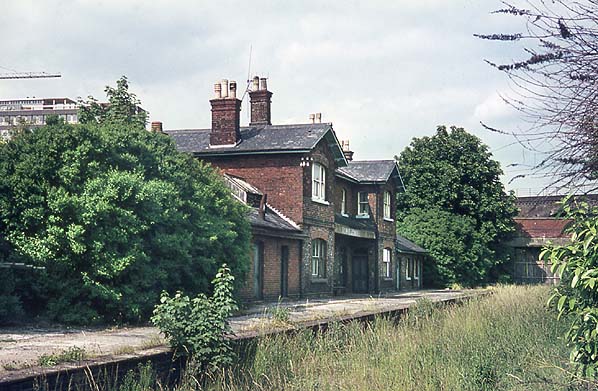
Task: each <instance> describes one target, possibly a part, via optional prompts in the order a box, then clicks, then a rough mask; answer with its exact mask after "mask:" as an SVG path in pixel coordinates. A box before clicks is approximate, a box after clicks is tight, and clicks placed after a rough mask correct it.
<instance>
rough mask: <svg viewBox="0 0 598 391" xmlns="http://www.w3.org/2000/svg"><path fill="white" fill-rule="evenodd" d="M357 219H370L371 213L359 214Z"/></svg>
mask: <svg viewBox="0 0 598 391" xmlns="http://www.w3.org/2000/svg"><path fill="white" fill-rule="evenodd" d="M355 218H356V219H369V218H370V215H357V216H355Z"/></svg>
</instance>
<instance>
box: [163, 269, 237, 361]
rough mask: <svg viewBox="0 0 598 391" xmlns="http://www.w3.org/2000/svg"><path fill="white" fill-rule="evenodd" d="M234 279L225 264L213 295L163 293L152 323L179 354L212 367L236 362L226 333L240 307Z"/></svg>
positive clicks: (217, 278)
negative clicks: (191, 297) (236, 298)
mask: <svg viewBox="0 0 598 391" xmlns="http://www.w3.org/2000/svg"><path fill="white" fill-rule="evenodd" d="M233 280H234V277H233V276H232V275H231V273H230V269H229V268H228V267H227V266H226V264H224V265H222V267H221V268H220V269H219V270H218V273H217V274H216V278H214V280H213V281H212V284H213V285H214V294H213V295H212V297H207V296H206V295H204V294H200V295H198V296H197V297H196V298H194V299H190V298H189V296H185V295H183V293H182V292H177V293H176V294H175V295H174V296H173V297H170V295H169V294H168V293H167V292H163V293H162V297H161V298H160V304H159V305H157V306H156V308H155V310H154V316H153V317H152V323H153V324H154V325H156V326H157V327H158V328H159V329H160V330H161V331H162V332H163V333H164V335H165V336H166V338H167V339H168V341H169V343H170V345H171V346H172V347H173V348H174V349H175V352H176V354H177V355H179V356H181V355H182V356H189V357H191V358H192V359H193V360H195V361H196V362H199V363H200V365H202V366H203V367H205V368H208V369H215V368H219V367H222V366H224V365H229V364H231V363H232V360H233V357H234V355H233V350H232V348H231V345H230V341H229V340H228V338H226V334H227V333H230V332H231V330H230V326H229V324H228V321H227V319H228V317H230V316H231V314H232V312H233V311H236V310H237V305H236V303H235V300H234V299H233V296H232V289H233Z"/></svg>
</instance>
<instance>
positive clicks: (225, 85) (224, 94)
mask: <svg viewBox="0 0 598 391" xmlns="http://www.w3.org/2000/svg"><path fill="white" fill-rule="evenodd" d="M220 84H222V97H223V98H228V80H227V79H222V82H221V83H220Z"/></svg>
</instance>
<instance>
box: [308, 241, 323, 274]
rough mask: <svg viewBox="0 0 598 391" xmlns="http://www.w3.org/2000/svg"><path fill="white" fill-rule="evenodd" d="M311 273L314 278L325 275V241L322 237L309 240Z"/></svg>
mask: <svg viewBox="0 0 598 391" xmlns="http://www.w3.org/2000/svg"><path fill="white" fill-rule="evenodd" d="M311 275H312V277H315V278H325V277H326V242H325V241H323V240H322V239H314V240H312V242H311Z"/></svg>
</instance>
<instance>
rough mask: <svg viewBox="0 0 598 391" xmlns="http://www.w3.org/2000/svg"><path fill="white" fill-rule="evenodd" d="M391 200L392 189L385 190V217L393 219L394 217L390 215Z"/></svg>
mask: <svg viewBox="0 0 598 391" xmlns="http://www.w3.org/2000/svg"><path fill="white" fill-rule="evenodd" d="M390 200H391V196H390V191H385V192H384V218H385V219H386V220H392V217H391V215H390V211H391V208H390Z"/></svg>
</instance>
